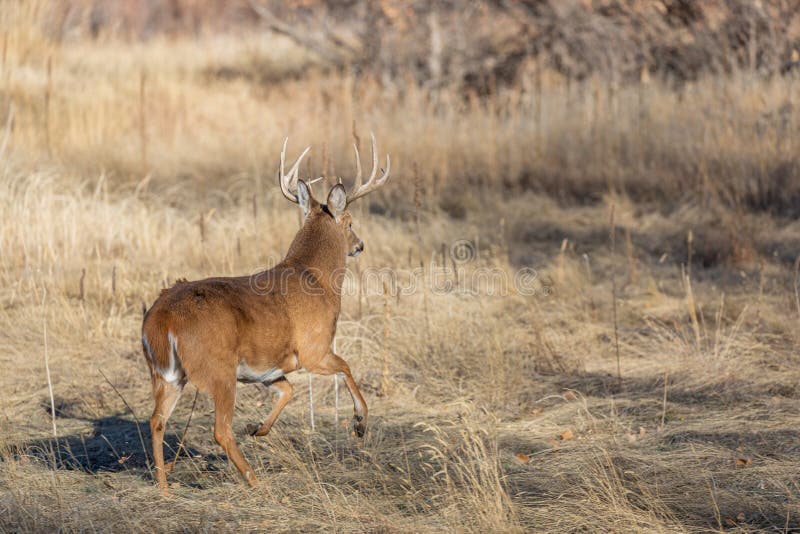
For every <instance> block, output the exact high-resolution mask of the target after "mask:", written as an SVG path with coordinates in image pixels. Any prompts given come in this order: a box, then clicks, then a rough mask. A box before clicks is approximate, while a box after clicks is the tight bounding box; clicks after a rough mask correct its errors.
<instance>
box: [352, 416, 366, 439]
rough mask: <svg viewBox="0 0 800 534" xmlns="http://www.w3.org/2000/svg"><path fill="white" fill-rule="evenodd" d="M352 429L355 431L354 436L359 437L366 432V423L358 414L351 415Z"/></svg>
mask: <svg viewBox="0 0 800 534" xmlns="http://www.w3.org/2000/svg"><path fill="white" fill-rule="evenodd" d="M353 430H354V431H355V433H356V436H358V437H359V438H363V437H364V434H366V433H367V425H366V423H365V422H364V418H363V417H362V416H360V415H354V416H353Z"/></svg>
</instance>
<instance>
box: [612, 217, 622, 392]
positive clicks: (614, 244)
mask: <svg viewBox="0 0 800 534" xmlns="http://www.w3.org/2000/svg"><path fill="white" fill-rule="evenodd" d="M609 237H610V238H611V299H612V311H613V315H614V347H615V348H616V351H617V382H618V383H619V386H620V387H622V368H621V366H620V362H619V326H618V324H617V277H616V276H615V273H614V255H615V254H616V250H617V232H616V228H615V227H614V204H612V205H611V215H610V217H609Z"/></svg>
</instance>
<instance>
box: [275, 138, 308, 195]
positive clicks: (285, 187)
mask: <svg viewBox="0 0 800 534" xmlns="http://www.w3.org/2000/svg"><path fill="white" fill-rule="evenodd" d="M288 143H289V138H288V137H287V138H285V139H284V140H283V149H282V150H281V164H280V168H279V169H278V183H279V185H280V186H281V193H283V196H285V197H286V198H287V199H288V200H290V201H292V202H294V203H295V204H297V195H296V194H295V193H294V192H293V191H292V190H293V189H294V190H297V175H298V174H299V172H300V162H301V161H303V158H304V157H305V155H306V154H308V151H309V150H311V147H310V146H307V147H306V149H305V150H303V152H302V153H301V154H300V155H299V156H298V157H297V159H296V160H295V162H294V165H292V168H291V169H289V173H288V174H286V173H285V168H286V145H287V144H288Z"/></svg>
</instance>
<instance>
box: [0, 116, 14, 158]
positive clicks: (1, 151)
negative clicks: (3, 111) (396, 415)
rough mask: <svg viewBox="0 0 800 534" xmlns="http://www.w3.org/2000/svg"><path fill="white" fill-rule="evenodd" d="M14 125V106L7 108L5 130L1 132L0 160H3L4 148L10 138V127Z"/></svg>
mask: <svg viewBox="0 0 800 534" xmlns="http://www.w3.org/2000/svg"><path fill="white" fill-rule="evenodd" d="M13 125H14V106H12V105H10V104H9V106H8V118H7V119H6V128H5V131H4V132H3V141H2V142H0V159H3V155H4V154H5V153H6V147H8V140H9V139H10V138H11V127H12V126H13Z"/></svg>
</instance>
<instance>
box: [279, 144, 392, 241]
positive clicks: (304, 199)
mask: <svg viewBox="0 0 800 534" xmlns="http://www.w3.org/2000/svg"><path fill="white" fill-rule="evenodd" d="M370 137H371V139H372V172H371V173H370V176H369V178H368V179H367V181H366V182H365V183H362V172H361V157H360V155H359V153H358V147H357V146H356V145H355V144H353V150H354V151H355V158H356V176H355V180H354V182H355V189H354V191H353V192H352V193H347V191H346V190H345V188H344V186H343V185H342V183H341V179H340V180H339V183H338V184H336V185H335V186H333V187H332V188H331V190H330V191H329V192H328V197H327V200H326V202H325V204H320V203H319V202H318V201H317V200H316V199H315V198H314V195H313V193H312V191H311V185H312V184H313V183H315V182H317V181H319V178H318V179H316V180H313V181H309V182H306V181H304V180H300V179H298V174H299V168H300V162H301V161H302V159H303V157H305V155H306V154H308V151H309V150H310V149H311V147H306V149H305V150H303V152H302V153H301V154H300V156H299V157H298V158H297V160H296V161H295V163H294V165H292V167H291V169H289V172H288V173H286V172H285V163H286V145H287V143H288V141H289V140H288V138H287V139H285V140H284V142H283V149H282V150H281V162H280V168H279V169H278V183H279V184H280V187H281V192H282V193H283V196H285V197H286V198H287V199H288V200H289V201H291V202H293V203H295V204H297V205H298V206H300V209H301V210H302V211H303V216H304V217H305V222H304V224H303V228H302V229H301V230H300V232H298V237H297V238H296V239H295V243H297V245H295V243H292V246H291V247H290V248H289V253H290V254H292V252H293V249H294V251H295V252H297V253H300V252H301V250H297V249H299V248H300V247H301V246H312V247H313V248H315V249H322V250H326V251H327V250H329V249H331V248H335V249H337V250H338V251H340V252H341V251H344V252H345V253H346V254H347V255H349V256H358V255H359V254H360V253H361V252H362V251H363V250H364V242H363V241H362V240H361V239H359V237H358V236H357V235H356V233H355V232H354V231H353V219H352V216H351V215H350V212H349V211H347V207H348V206H349V205H350V204H351V203H352V202H353V201H355V200H356V199H358V198H361V197H363V196H364V195H366V194H368V193H370V192H372V191H374V190H375V189H377V188H379V187H381V186H382V185H383V184H384V183H386V181H387V180H388V179H389V170H390V166H391V161H390V159H389V155H388V154H387V155H386V169H385V170H383V171H382V174H381V176H380V177H379V178H376V177H377V175H378V154H377V147H376V143H375V135H374V134H372V133H371V134H370ZM301 236H302V237H303V239H302V240H300V239H299V238H300V237H301ZM342 256H343V255H342Z"/></svg>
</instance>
